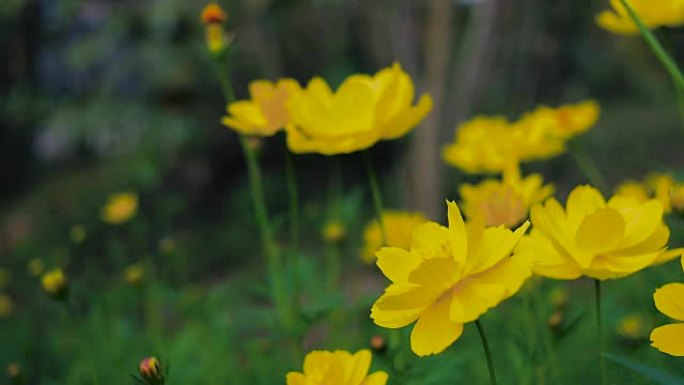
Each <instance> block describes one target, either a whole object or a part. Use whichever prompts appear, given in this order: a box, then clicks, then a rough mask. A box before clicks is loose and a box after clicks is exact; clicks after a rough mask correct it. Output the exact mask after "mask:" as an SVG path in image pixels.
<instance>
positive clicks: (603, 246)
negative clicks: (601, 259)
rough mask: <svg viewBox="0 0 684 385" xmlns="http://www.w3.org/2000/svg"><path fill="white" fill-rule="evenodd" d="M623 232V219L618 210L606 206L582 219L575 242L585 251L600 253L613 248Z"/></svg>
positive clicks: (621, 237)
mask: <svg viewBox="0 0 684 385" xmlns="http://www.w3.org/2000/svg"><path fill="white" fill-rule="evenodd" d="M624 233H625V221H624V219H623V218H622V215H621V214H620V212H619V211H617V210H615V209H613V208H609V207H606V208H601V209H599V210H597V211H596V212H594V213H592V214H589V215H587V216H586V217H585V218H584V219H582V221H581V222H580V226H579V228H577V233H576V234H575V242H576V243H577V246H579V248H580V249H582V250H583V251H585V252H587V253H591V254H601V253H605V252H607V251H610V250H613V249H615V247H616V246H617V245H618V244H619V243H620V241H621V240H622V239H623V235H624Z"/></svg>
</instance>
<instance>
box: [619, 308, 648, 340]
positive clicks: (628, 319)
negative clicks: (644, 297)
mask: <svg viewBox="0 0 684 385" xmlns="http://www.w3.org/2000/svg"><path fill="white" fill-rule="evenodd" d="M647 324H648V322H646V320H645V319H644V316H643V315H641V314H630V315H627V316H625V317H622V318H620V321H619V322H618V325H617V333H618V335H619V336H620V337H622V338H624V339H628V340H637V339H641V338H644V337H646V331H647Z"/></svg>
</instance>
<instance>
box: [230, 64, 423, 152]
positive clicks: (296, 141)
mask: <svg viewBox="0 0 684 385" xmlns="http://www.w3.org/2000/svg"><path fill="white" fill-rule="evenodd" d="M250 96H251V99H250V100H241V101H237V102H233V103H231V104H230V105H229V106H228V116H226V117H224V118H223V124H225V125H226V126H228V127H230V128H232V129H234V130H236V131H238V132H239V133H241V134H244V135H255V136H271V135H273V134H275V133H276V132H278V131H279V130H281V129H283V128H284V129H285V130H286V131H287V145H288V147H289V149H290V151H292V152H294V153H299V154H301V153H319V154H324V155H334V154H344V153H351V152H356V151H359V150H363V149H366V148H369V147H371V146H373V145H374V144H375V143H377V142H378V141H380V140H389V139H396V138H399V137H401V136H404V135H406V134H407V133H408V132H409V131H410V130H411V129H413V128H414V127H415V126H417V125H418V123H420V121H421V120H423V118H425V116H426V115H427V114H428V113H429V112H430V110H431V109H432V99H431V98H430V96H429V95H422V96H421V97H420V99H419V101H418V103H417V104H416V105H413V104H412V103H413V99H414V97H415V89H414V85H413V81H412V80H411V77H410V76H409V75H408V74H407V73H406V72H404V70H403V69H402V68H401V66H400V65H399V64H398V63H395V64H394V65H393V66H391V67H389V68H385V69H382V70H380V71H379V72H378V73H376V74H375V75H374V76H368V75H360V74H356V75H352V76H349V77H348V78H347V79H346V80H345V81H344V82H342V84H341V85H340V86H339V87H338V88H337V90H336V91H334V92H333V90H332V89H331V88H330V86H329V85H328V83H326V81H325V80H323V79H321V78H314V79H312V80H311V81H310V82H309V83H308V84H307V86H306V88H304V89H302V88H301V87H300V86H299V84H298V83H297V82H296V81H295V80H292V79H280V80H279V81H277V82H276V83H275V84H273V83H271V82H268V81H264V80H259V81H255V82H253V83H252V84H251V85H250Z"/></svg>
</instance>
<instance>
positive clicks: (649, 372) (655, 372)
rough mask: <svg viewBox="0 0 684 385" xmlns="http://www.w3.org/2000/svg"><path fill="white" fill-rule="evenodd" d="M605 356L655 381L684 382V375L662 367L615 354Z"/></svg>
mask: <svg viewBox="0 0 684 385" xmlns="http://www.w3.org/2000/svg"><path fill="white" fill-rule="evenodd" d="M603 356H604V357H606V358H607V359H609V360H610V361H613V362H614V363H616V364H618V365H621V366H624V367H627V368H629V369H632V370H634V371H635V372H638V373H641V374H642V375H643V376H644V377H647V378H648V379H650V380H653V381H654V382H655V383H658V384H663V385H682V384H684V377H680V376H676V375H674V374H670V373H667V372H664V371H662V370H660V369H657V368H653V367H650V366H647V365H644V364H640V363H638V362H636V361H632V360H630V359H629V358H626V357H622V356H618V355H615V354H611V353H603Z"/></svg>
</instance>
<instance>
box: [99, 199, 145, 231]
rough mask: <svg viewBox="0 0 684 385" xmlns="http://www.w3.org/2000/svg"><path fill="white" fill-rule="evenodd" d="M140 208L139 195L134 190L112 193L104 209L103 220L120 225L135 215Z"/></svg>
mask: <svg viewBox="0 0 684 385" xmlns="http://www.w3.org/2000/svg"><path fill="white" fill-rule="evenodd" d="M137 210H138V195H137V194H135V193H132V192H125V193H117V194H111V195H110V196H109V198H108V199H107V204H106V205H105V206H104V208H103V209H102V220H103V221H105V222H107V223H109V224H112V225H119V224H122V223H125V222H127V221H128V220H129V219H131V218H133V216H135V213H136V212H137Z"/></svg>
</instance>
